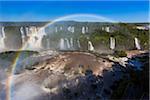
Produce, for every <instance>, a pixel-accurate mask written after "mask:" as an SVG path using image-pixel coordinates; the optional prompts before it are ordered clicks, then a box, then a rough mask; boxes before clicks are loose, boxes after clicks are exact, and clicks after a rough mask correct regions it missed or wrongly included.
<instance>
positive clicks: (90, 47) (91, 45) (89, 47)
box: [88, 41, 94, 51]
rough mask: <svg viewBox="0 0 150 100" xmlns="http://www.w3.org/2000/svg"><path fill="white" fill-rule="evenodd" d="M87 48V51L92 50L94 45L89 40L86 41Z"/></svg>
mask: <svg viewBox="0 0 150 100" xmlns="http://www.w3.org/2000/svg"><path fill="white" fill-rule="evenodd" d="M88 50H89V51H94V46H93V44H92V42H91V41H88Z"/></svg>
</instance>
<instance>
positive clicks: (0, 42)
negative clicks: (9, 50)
mask: <svg viewBox="0 0 150 100" xmlns="http://www.w3.org/2000/svg"><path fill="white" fill-rule="evenodd" d="M4 39H5V27H2V29H1V36H0V49H4V48H5V43H4Z"/></svg>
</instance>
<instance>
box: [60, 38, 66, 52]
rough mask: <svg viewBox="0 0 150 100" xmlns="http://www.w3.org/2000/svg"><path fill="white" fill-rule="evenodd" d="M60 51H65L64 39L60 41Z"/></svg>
mask: <svg viewBox="0 0 150 100" xmlns="http://www.w3.org/2000/svg"><path fill="white" fill-rule="evenodd" d="M59 45H60V46H59V49H60V50H65V49H66V48H65V40H64V39H63V38H61V39H60V44H59Z"/></svg>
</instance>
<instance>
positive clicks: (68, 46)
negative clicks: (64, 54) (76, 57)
mask: <svg viewBox="0 0 150 100" xmlns="http://www.w3.org/2000/svg"><path fill="white" fill-rule="evenodd" d="M65 41H66V43H67V49H70V47H71V46H70V43H69V40H68V39H67V38H65Z"/></svg>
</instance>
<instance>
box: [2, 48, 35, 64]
mask: <svg viewBox="0 0 150 100" xmlns="http://www.w3.org/2000/svg"><path fill="white" fill-rule="evenodd" d="M33 54H38V52H37V51H28V50H26V51H6V52H2V53H0V58H1V59H3V60H7V61H11V62H12V61H14V60H15V59H16V57H20V58H23V59H25V58H26V57H29V56H31V55H33Z"/></svg>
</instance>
